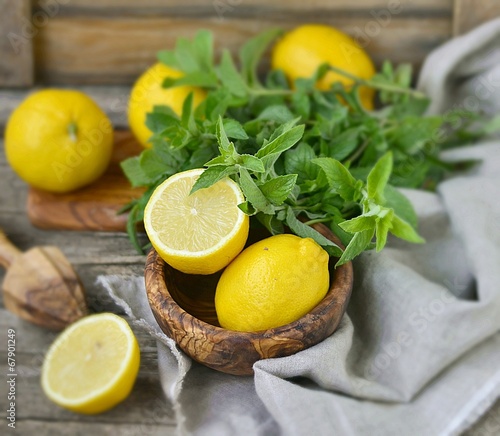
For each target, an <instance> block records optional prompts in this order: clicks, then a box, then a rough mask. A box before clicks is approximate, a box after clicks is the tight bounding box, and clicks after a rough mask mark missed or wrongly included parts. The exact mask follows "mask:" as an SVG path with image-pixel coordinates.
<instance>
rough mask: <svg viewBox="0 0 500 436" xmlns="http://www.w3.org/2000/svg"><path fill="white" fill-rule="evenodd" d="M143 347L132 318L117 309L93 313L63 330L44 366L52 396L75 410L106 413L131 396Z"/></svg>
mask: <svg viewBox="0 0 500 436" xmlns="http://www.w3.org/2000/svg"><path fill="white" fill-rule="evenodd" d="M139 362H140V351H139V345H138V344H137V340H136V338H135V336H134V333H133V332H132V330H131V329H130V327H129V325H128V324H127V322H126V321H125V320H124V319H122V318H120V317H119V316H117V315H114V314H112V313H102V314H97V315H90V316H87V317H84V318H82V319H80V320H79V321H77V322H75V323H74V324H72V325H71V326H69V327H68V328H67V329H66V330H64V331H63V332H62V333H61V334H60V335H59V336H58V337H57V339H56V340H55V341H54V343H53V344H52V345H51V346H50V348H49V350H48V352H47V355H46V357H45V360H44V362H43V366H42V380H41V382H42V389H43V391H44V392H45V394H46V395H47V397H48V398H49V399H50V400H52V401H53V402H54V403H56V404H58V405H59V406H61V407H64V408H66V409H69V410H72V411H74V412H79V413H85V414H95V413H101V412H104V411H106V410H108V409H111V408H112V407H114V406H116V405H117V404H118V403H120V402H121V401H123V400H124V399H125V398H127V397H128V395H129V394H130V391H131V390H132V387H133V385H134V382H135V379H136V377H137V372H138V370H139Z"/></svg>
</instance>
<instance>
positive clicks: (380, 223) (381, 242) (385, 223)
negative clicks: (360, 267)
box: [375, 209, 394, 252]
mask: <svg viewBox="0 0 500 436" xmlns="http://www.w3.org/2000/svg"><path fill="white" fill-rule="evenodd" d="M393 217H394V211H393V210H392V209H389V213H388V214H387V215H385V216H384V217H382V218H379V219H378V220H377V225H376V228H375V235H376V237H377V241H376V249H377V252H379V251H381V250H382V248H384V247H385V243H386V242H387V234H388V232H389V230H390V229H391V228H392V219H393Z"/></svg>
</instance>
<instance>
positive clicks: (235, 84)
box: [219, 49, 248, 97]
mask: <svg viewBox="0 0 500 436" xmlns="http://www.w3.org/2000/svg"><path fill="white" fill-rule="evenodd" d="M219 79H220V81H221V82H222V84H223V85H224V86H225V87H226V88H227V89H228V90H229V91H230V92H231V93H232V94H234V95H236V96H238V97H244V96H246V95H247V93H248V92H247V85H246V83H245V81H244V80H243V77H241V75H240V73H239V72H238V70H237V69H236V67H235V65H234V62H233V58H232V57H231V53H230V52H229V50H227V49H225V50H224V51H223V52H222V59H221V63H220V67H219Z"/></svg>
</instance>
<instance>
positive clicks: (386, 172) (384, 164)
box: [366, 152, 392, 204]
mask: <svg viewBox="0 0 500 436" xmlns="http://www.w3.org/2000/svg"><path fill="white" fill-rule="evenodd" d="M391 173H392V153H391V152H388V153H386V154H385V155H384V156H382V157H381V158H380V159H379V160H378V161H377V163H376V164H375V166H374V167H373V168H372V170H371V171H370V173H369V174H368V178H367V180H366V190H367V192H368V198H372V199H374V200H375V202H376V203H379V204H383V202H384V190H385V187H386V185H387V182H388V181H389V177H390V176H391Z"/></svg>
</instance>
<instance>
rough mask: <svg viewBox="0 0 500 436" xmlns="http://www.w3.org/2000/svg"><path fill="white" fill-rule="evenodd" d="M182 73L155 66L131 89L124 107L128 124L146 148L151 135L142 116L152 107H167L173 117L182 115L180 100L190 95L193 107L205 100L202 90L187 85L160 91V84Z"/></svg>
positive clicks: (162, 66)
mask: <svg viewBox="0 0 500 436" xmlns="http://www.w3.org/2000/svg"><path fill="white" fill-rule="evenodd" d="M181 76H182V73H181V72H179V71H177V70H174V69H172V68H170V67H168V66H166V65H165V64H162V63H156V64H154V65H153V66H152V67H150V68H149V69H148V70H146V71H145V72H144V73H143V74H142V75H141V76H140V77H139V78H138V79H137V81H136V82H135V84H134V86H133V87H132V92H131V94H130V99H129V104H128V122H129V126H130V129H131V130H132V132H133V134H134V135H135V137H136V138H137V140H138V141H139V142H140V143H141V144H142V145H143V146H144V147H150V146H151V145H150V144H149V139H150V138H151V136H152V135H153V132H151V130H149V129H148V127H147V126H146V115H147V114H148V113H149V112H152V111H153V107H154V106H160V105H163V106H169V107H170V108H171V109H172V110H173V111H174V112H175V113H176V114H177V115H180V114H181V113H182V105H183V103H184V100H185V99H186V97H187V96H188V95H189V93H190V92H193V106H194V107H196V106H198V105H199V104H200V103H201V102H202V101H203V100H204V99H205V92H204V91H203V90H202V89H199V88H195V87H191V86H176V87H173V88H163V87H162V83H163V81H164V80H165V79H166V78H168V77H171V78H174V79H175V78H178V77H181Z"/></svg>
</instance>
